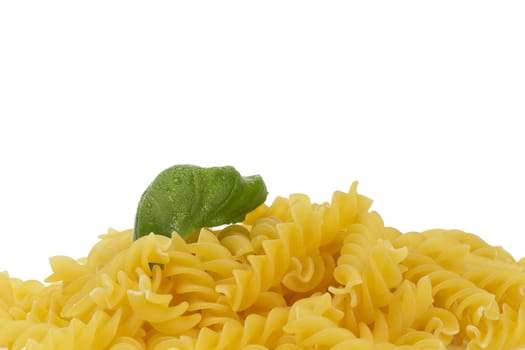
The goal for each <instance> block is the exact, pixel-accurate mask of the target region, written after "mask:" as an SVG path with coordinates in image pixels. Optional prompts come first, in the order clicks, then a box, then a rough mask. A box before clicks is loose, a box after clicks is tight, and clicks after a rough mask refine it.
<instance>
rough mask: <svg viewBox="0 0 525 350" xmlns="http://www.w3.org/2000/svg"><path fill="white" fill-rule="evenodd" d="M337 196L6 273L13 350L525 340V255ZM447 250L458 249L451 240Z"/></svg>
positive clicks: (354, 197) (1, 323)
mask: <svg viewBox="0 0 525 350" xmlns="http://www.w3.org/2000/svg"><path fill="white" fill-rule="evenodd" d="M356 186H357V185H356V184H355V183H354V184H353V185H352V187H351V188H350V191H349V192H348V193H343V192H335V193H334V195H333V197H332V201H331V203H322V204H315V203H311V202H310V199H309V198H308V197H307V196H305V195H291V196H290V197H289V198H281V197H279V198H277V199H276V200H275V201H274V202H273V203H272V204H271V205H270V206H267V205H264V204H263V205H261V206H260V207H258V208H257V209H255V210H254V211H252V212H251V213H249V214H248V215H247V217H246V219H245V221H244V222H243V223H241V224H233V225H228V226H226V227H224V228H222V229H209V228H204V229H201V230H200V232H199V234H198V235H197V236H196V237H195V238H194V239H193V240H190V239H188V241H186V240H184V239H183V238H181V237H180V236H179V235H177V234H174V235H173V236H172V237H171V238H168V237H165V236H160V235H154V234H150V235H147V236H144V237H142V238H140V239H138V240H136V241H133V232H132V231H131V230H127V231H122V232H118V231H115V230H110V231H109V232H108V233H107V234H105V235H102V236H100V241H99V242H98V243H97V244H96V245H95V246H94V247H93V248H92V249H91V251H90V252H89V254H88V256H87V257H86V258H83V259H78V260H75V259H73V258H70V257H66V256H56V257H52V258H51V259H50V265H51V269H52V274H51V275H50V276H49V277H48V278H47V280H46V283H45V284H44V283H40V282H37V281H21V280H19V279H16V278H13V277H10V276H9V275H8V274H7V272H2V273H0V346H7V347H9V348H10V349H15V350H18V349H24V348H25V349H34V350H37V349H38V350H44V349H90V350H91V349H117V350H124V349H159V350H162V349H166V350H167V349H180V350H190V349H252V350H262V349H277V350H295V349H332V350H342V349H363V350H368V349H385V350H386V349H436V350H437V349H446V348H447V346H449V345H456V346H461V347H464V348H466V349H502V350H508V349H511V348H514V347H518V346H523V345H525V299H524V295H525V262H524V260H521V261H519V262H517V261H515V260H514V259H513V258H512V256H511V255H510V254H508V253H507V252H506V251H505V250H504V249H503V248H501V247H493V246H490V245H488V244H487V243H485V242H484V241H483V240H482V239H481V238H479V237H477V236H475V235H473V234H469V233H465V232H462V231H458V230H430V231H425V232H421V233H416V232H409V233H401V232H399V231H398V230H396V229H394V228H389V227H385V225H384V223H383V221H382V219H381V217H380V216H379V214H377V213H376V212H374V211H370V206H371V203H372V202H371V200H370V199H368V198H366V197H364V196H362V195H359V194H358V193H357V189H356ZM444 248H446V249H444Z"/></svg>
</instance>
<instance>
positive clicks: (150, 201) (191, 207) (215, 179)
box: [134, 165, 268, 239]
mask: <svg viewBox="0 0 525 350" xmlns="http://www.w3.org/2000/svg"><path fill="white" fill-rule="evenodd" d="M267 194H268V192H267V190H266V185H265V184H264V181H263V180H262V178H261V177H260V176H259V175H253V176H241V175H240V174H239V172H238V171H237V170H235V168H233V167H231V166H225V167H213V168H201V167H198V166H195V165H175V166H173V167H171V168H168V169H166V170H164V171H163V172H161V173H160V174H159V175H158V176H157V177H156V178H155V180H154V181H153V182H152V183H151V185H149V187H148V188H147V189H146V191H145V192H144V193H143V194H142V197H141V198H140V201H139V205H138V208H137V214H136V217H135V229H134V239H138V238H140V237H142V236H144V235H147V234H149V233H151V232H153V233H155V234H160V235H164V236H168V237H171V235H172V233H173V232H174V231H176V232H177V233H178V234H179V235H181V236H182V237H186V236H188V235H190V234H191V233H193V232H195V231H197V230H199V229H200V228H202V227H213V226H218V225H223V224H230V223H235V222H239V221H242V220H244V217H245V216H246V214H247V213H248V212H250V211H252V210H253V209H255V208H256V207H258V206H259V205H260V204H262V203H263V202H264V201H265V199H266V196H267Z"/></svg>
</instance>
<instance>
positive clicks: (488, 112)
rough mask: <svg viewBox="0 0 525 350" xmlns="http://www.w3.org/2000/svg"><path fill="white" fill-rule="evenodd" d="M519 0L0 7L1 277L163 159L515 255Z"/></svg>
mask: <svg viewBox="0 0 525 350" xmlns="http://www.w3.org/2000/svg"><path fill="white" fill-rule="evenodd" d="M524 18H525V4H524V3H523V2H517V1H516V2H514V1H506V2H496V1H494V2H484V1H475V2H464V1H433V2H424V1H389V2H377V1H366V2H359V3H353V2H337V1H330V2H327V1H319V2H311V1H300V2H289V1H279V2H272V1H269V2H268V1H264V2H263V1H260V2H247V1H243V2H241V1H239V2H230V1H227V2H222V1H217V2H214V3H211V2H202V1H194V2H162V1H157V2H136V1H88V2H71V1H67V2H66V1H64V2H54V1H50V2H48V1H41V2H33V3H31V2H25V1H24V2H14V1H12V2H7V1H3V2H1V3H0V170H1V171H0V271H2V270H8V271H9V272H10V274H11V275H12V276H16V277H21V278H24V279H29V278H37V279H43V278H44V277H45V276H46V275H47V274H48V273H49V271H50V270H49V268H48V265H47V259H48V257H49V256H52V255H70V256H73V257H75V258H79V257H82V256H85V255H86V254H87V253H88V251H89V249H90V247H91V246H92V245H93V244H94V243H95V242H96V240H97V236H98V235H99V234H101V233H104V232H105V231H106V230H107V228H108V227H113V228H116V229H119V230H121V229H128V228H131V227H132V225H133V221H134V215H135V209H136V204H137V201H138V199H139V197H140V195H141V193H142V191H143V190H144V189H145V188H146V186H147V185H148V184H149V182H150V181H151V180H152V179H153V178H154V177H155V176H156V174H157V173H158V172H160V171H161V170H163V169H164V168H166V167H168V166H171V165H173V164H177V163H192V164H197V165H201V166H212V165H227V164H229V165H234V166H235V167H236V168H237V169H238V170H239V171H240V172H241V173H243V174H245V175H250V174H255V173H258V174H262V175H263V177H264V179H265V181H266V183H267V186H268V188H269V191H270V196H269V199H268V201H271V200H272V199H273V198H275V196H277V195H282V196H287V195H288V194H289V193H292V192H302V193H307V194H310V196H311V197H312V199H313V200H315V201H328V200H330V198H331V194H332V192H333V191H334V190H344V191H346V190H347V189H348V188H349V186H350V185H351V183H352V182H353V181H354V180H359V182H360V185H359V191H360V192H361V193H362V194H364V195H366V196H368V197H371V198H372V199H374V205H373V209H375V210H377V211H378V212H379V213H380V214H381V215H382V216H383V218H384V221H385V223H386V224H387V225H389V226H394V227H397V228H399V229H401V230H403V231H409V230H423V229H429V228H435V227H441V228H459V229H463V230H466V231H469V232H474V233H476V234H478V235H480V236H482V237H483V238H484V239H485V240H486V241H488V242H489V243H491V244H495V245H503V246H505V247H506V248H507V249H508V250H509V251H510V252H511V253H512V254H513V255H514V256H515V257H516V258H520V257H521V256H525V245H523V244H522V237H524V236H525V227H524V225H523V218H524V212H525V202H524V200H523V199H524V198H525V171H524V168H523V161H524V157H523V154H524V151H523V150H524V149H525V139H524V130H525V128H524V127H523V123H522V119H523V118H524V117H525V63H524V62H525V21H524V20H523V19H524Z"/></svg>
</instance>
